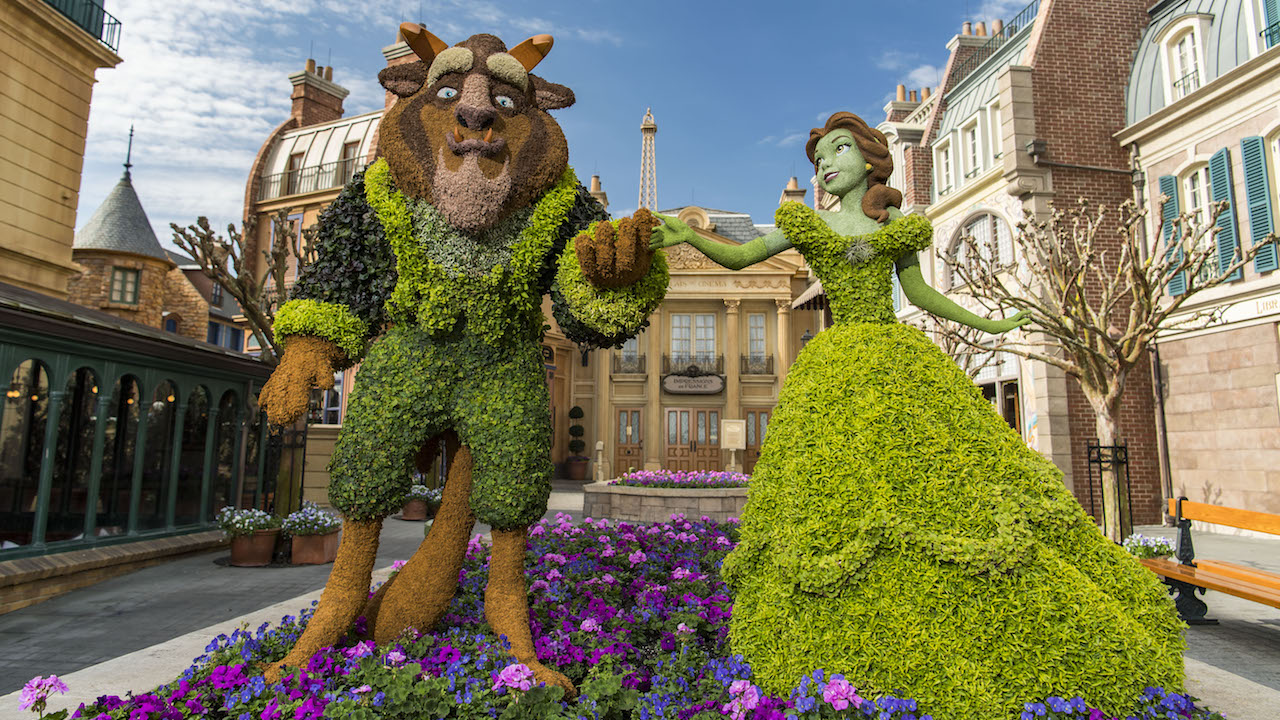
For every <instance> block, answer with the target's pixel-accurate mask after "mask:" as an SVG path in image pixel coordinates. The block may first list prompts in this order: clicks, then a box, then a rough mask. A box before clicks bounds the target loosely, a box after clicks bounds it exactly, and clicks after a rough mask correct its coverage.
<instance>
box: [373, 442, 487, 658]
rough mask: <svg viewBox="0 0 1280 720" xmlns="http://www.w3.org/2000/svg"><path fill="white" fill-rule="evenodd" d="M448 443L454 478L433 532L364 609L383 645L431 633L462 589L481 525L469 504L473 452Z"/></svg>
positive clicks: (375, 638)
mask: <svg viewBox="0 0 1280 720" xmlns="http://www.w3.org/2000/svg"><path fill="white" fill-rule="evenodd" d="M445 444H446V447H447V452H448V455H449V478H448V481H447V482H446V483H445V486H444V498H443V501H442V502H441V505H440V510H439V512H437V513H436V519H435V522H433V523H432V525H431V531H430V532H428V533H427V537H426V538H425V539H424V540H423V541H422V544H421V545H419V546H418V549H417V551H416V552H414V554H413V557H411V558H410V559H409V562H408V563H407V564H406V565H405V566H404V567H403V568H401V569H400V572H399V573H398V574H396V576H395V577H393V578H391V580H389V581H388V582H387V583H386V584H385V585H383V586H382V587H381V588H379V589H378V592H377V593H376V594H375V595H374V596H373V597H372V598H370V600H369V604H368V605H366V606H365V611H364V616H365V620H366V621H367V622H368V628H369V636H370V637H372V638H373V639H374V640H375V641H377V642H378V643H379V644H382V643H385V642H387V641H389V640H393V639H395V638H396V637H397V636H398V635H399V634H400V633H401V632H402V631H403V630H404V629H405V628H408V627H414V628H417V629H419V630H422V631H426V630H427V629H428V628H430V627H431V626H433V625H435V624H436V621H438V620H439V619H440V616H441V615H444V611H445V610H446V609H448V607H449V602H450V601H451V600H452V599H453V595H454V593H455V592H456V591H457V589H458V572H459V571H460V570H461V569H462V561H463V558H464V557H465V556H466V554H467V539H468V538H469V536H470V534H471V528H472V526H474V525H475V521H476V518H475V515H474V514H473V513H472V512H471V505H470V497H471V450H470V449H469V448H466V447H460V446H459V443H458V437H457V435H455V434H454V433H452V432H450V433H448V434H447V435H446V440H445Z"/></svg>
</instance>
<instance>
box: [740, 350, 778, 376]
mask: <svg viewBox="0 0 1280 720" xmlns="http://www.w3.org/2000/svg"><path fill="white" fill-rule="evenodd" d="M742 374H743V375H772V374H773V356H772V355H743V356H742Z"/></svg>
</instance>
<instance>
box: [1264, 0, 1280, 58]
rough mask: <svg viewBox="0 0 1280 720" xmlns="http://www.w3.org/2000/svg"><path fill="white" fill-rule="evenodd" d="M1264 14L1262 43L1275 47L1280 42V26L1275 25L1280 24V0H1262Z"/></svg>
mask: <svg viewBox="0 0 1280 720" xmlns="http://www.w3.org/2000/svg"><path fill="white" fill-rule="evenodd" d="M1262 16H1263V17H1262V40H1263V42H1262V44H1263V45H1265V46H1266V47H1268V48H1270V47H1274V46H1275V45H1276V43H1277V42H1280V27H1274V26H1275V25H1277V24H1280V2H1277V0H1262Z"/></svg>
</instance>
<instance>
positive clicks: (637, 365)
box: [613, 354, 646, 375]
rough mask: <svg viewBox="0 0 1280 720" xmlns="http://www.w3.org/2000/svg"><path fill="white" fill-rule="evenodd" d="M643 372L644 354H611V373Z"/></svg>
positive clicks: (633, 373)
mask: <svg viewBox="0 0 1280 720" xmlns="http://www.w3.org/2000/svg"><path fill="white" fill-rule="evenodd" d="M645 372H646V370H645V362H644V355H627V354H619V355H614V356H613V374H615V375H643V374H644V373H645Z"/></svg>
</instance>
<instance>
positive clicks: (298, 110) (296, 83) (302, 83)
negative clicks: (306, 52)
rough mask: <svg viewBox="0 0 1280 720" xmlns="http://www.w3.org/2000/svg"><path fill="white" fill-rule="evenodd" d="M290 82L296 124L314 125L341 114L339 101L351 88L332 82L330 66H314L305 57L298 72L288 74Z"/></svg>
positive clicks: (338, 116) (300, 125)
mask: <svg viewBox="0 0 1280 720" xmlns="http://www.w3.org/2000/svg"><path fill="white" fill-rule="evenodd" d="M289 82H291V83H293V94H292V95H290V96H289V98H290V99H291V100H293V112H291V113H290V116H291V117H295V118H297V119H298V125H297V127H306V126H308V125H317V124H319V123H325V122H330V121H331V120H337V119H338V118H340V117H342V101H343V100H344V99H346V97H347V95H349V94H350V92H351V91H349V90H347V89H346V88H344V87H342V86H341V85H338V84H337V83H335V82H333V68H332V67H327V68H326V67H316V61H315V60H310V59H308V60H307V65H306V67H305V68H304V69H303V70H302V71H301V72H296V73H293V74H292V75H290V76H289Z"/></svg>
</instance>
